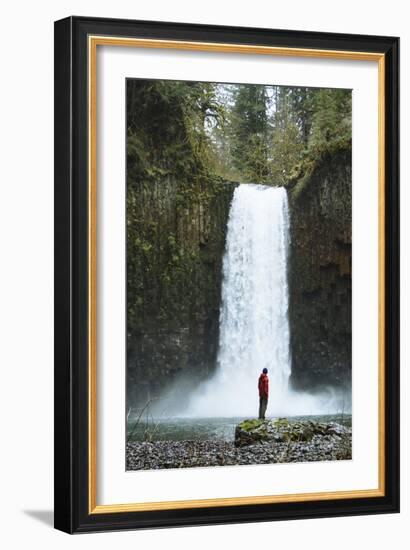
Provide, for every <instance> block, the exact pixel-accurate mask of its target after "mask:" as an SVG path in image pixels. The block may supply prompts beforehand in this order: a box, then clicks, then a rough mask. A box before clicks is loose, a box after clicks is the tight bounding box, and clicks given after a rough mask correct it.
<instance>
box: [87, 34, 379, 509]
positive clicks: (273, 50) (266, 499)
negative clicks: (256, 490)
mask: <svg viewBox="0 0 410 550" xmlns="http://www.w3.org/2000/svg"><path fill="white" fill-rule="evenodd" d="M97 46H122V47H133V48H154V49H173V50H190V51H205V52H220V53H242V54H259V55H272V56H282V57H283V56H285V57H310V58H328V59H339V60H346V59H347V60H357V61H377V63H378V198H379V205H378V241H379V246H378V283H379V284H378V298H379V307H378V311H379V317H378V340H379V342H378V354H379V359H378V428H379V429H378V436H379V441H378V488H377V489H368V490H367V489H363V490H352V491H326V492H318V493H299V494H289V495H268V496H249V497H233V498H229V497H228V498H215V499H199V500H175V501H160V502H136V503H131V504H104V505H99V504H97V382H96V381H97V341H96V336H97V302H96V297H97V292H96V289H97V230H96V227H97V226H96V224H97ZM88 128H89V133H88V135H89V143H88V200H89V226H88V245H89V252H88V273H89V276H88V285H89V290H88V300H89V307H88V312H89V313H88V340H89V352H88V382H89V384H88V387H89V391H88V417H89V419H88V511H89V514H107V513H116V512H118V513H119V512H141V511H154V510H175V509H188V508H209V507H215V506H216V507H218V506H220V507H222V506H241V505H249V504H271V503H285V502H309V501H311V502H313V501H319V500H341V499H352V498H374V497H382V496H384V495H385V437H386V436H385V56H384V54H382V53H374V52H351V51H342V50H340V51H338V50H321V49H307V48H283V47H273V46H272V47H271V46H255V45H242V44H225V43H221V44H219V43H208V42H191V41H179V40H156V39H140V38H122V37H113V36H92V35H91V36H88Z"/></svg>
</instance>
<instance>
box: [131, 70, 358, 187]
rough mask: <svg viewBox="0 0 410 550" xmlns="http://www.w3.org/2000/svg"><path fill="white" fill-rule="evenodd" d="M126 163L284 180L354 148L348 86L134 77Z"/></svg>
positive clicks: (138, 169) (148, 170)
mask: <svg viewBox="0 0 410 550" xmlns="http://www.w3.org/2000/svg"><path fill="white" fill-rule="evenodd" d="M127 105H128V121H127V125H128V158H129V161H131V162H129V163H128V166H131V167H132V170H133V172H134V174H129V176H131V177H132V176H133V175H134V176H138V173H140V175H141V174H144V175H147V174H148V175H155V173H156V172H157V171H159V172H160V174H158V175H165V174H167V173H169V174H176V173H178V174H180V175H181V174H182V175H183V174H186V175H188V174H191V175H193V174H198V172H203V173H204V174H205V173H213V174H215V175H218V176H220V177H222V178H223V179H225V180H230V181H238V182H254V183H269V184H271V185H285V186H287V185H288V184H289V183H290V182H292V181H293V180H295V178H298V177H300V176H301V175H303V174H304V172H306V171H307V170H308V171H309V169H310V168H311V167H312V165H314V163H316V162H317V161H319V160H320V159H321V158H322V157H323V155H324V154H326V153H328V152H334V151H336V150H339V149H348V148H350V147H351V120H352V117H351V110H352V104H351V91H350V90H342V89H330V88H306V87H286V86H262V85H255V84H216V83H203V82H182V81H165V80H131V81H128V86H127Z"/></svg>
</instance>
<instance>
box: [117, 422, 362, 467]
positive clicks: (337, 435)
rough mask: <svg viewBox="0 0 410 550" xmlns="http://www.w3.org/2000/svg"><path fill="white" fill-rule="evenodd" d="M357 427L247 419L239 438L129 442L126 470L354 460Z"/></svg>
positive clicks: (242, 425) (241, 427)
mask: <svg viewBox="0 0 410 550" xmlns="http://www.w3.org/2000/svg"><path fill="white" fill-rule="evenodd" d="M351 449H352V430H351V428H348V427H345V426H342V425H341V424H337V423H327V424H326V423H317V422H289V421H287V420H286V419H279V420H276V421H256V420H251V421H249V420H248V421H244V422H242V423H241V424H239V425H238V426H237V428H236V431H235V440H234V441H222V440H204V441H200V440H185V441H154V442H146V441H144V442H137V441H132V442H128V443H127V447H126V457H127V466H126V467H127V470H158V469H170V468H190V467H197V468H198V467H204V466H233V465H252V464H275V463H289V462H315V461H333V460H350V459H351V458H352V451H351Z"/></svg>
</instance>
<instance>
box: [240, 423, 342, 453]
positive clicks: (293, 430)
mask: <svg viewBox="0 0 410 550" xmlns="http://www.w3.org/2000/svg"><path fill="white" fill-rule="evenodd" d="M350 431H351V430H350V428H346V427H345V426H342V425H341V424H337V423H336V422H314V421H312V420H303V421H302V420H300V421H289V420H288V419H287V418H278V419H276V420H257V419H252V420H244V421H242V422H241V423H240V424H238V425H237V426H236V429H235V446H236V447H244V446H246V445H255V444H257V443H263V442H270V443H283V442H291V441H295V442H297V441H310V440H311V439H312V438H313V437H314V436H315V435H319V436H331V437H342V436H344V435H346V434H348V433H349V432H350Z"/></svg>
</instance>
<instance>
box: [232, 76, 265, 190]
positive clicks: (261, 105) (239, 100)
mask: <svg viewBox="0 0 410 550" xmlns="http://www.w3.org/2000/svg"><path fill="white" fill-rule="evenodd" d="M267 108H268V96H267V92H266V87H265V86H257V85H241V86H238V87H237V88H236V89H235V91H234V106H233V109H232V111H231V120H230V140H231V147H230V150H231V155H232V162H233V166H234V167H235V168H236V170H238V172H239V173H241V174H242V175H243V178H244V180H245V181H252V182H258V183H261V182H266V181H267V180H268V178H269V166H268V152H269V144H268V134H269V124H268V114H267Z"/></svg>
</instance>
